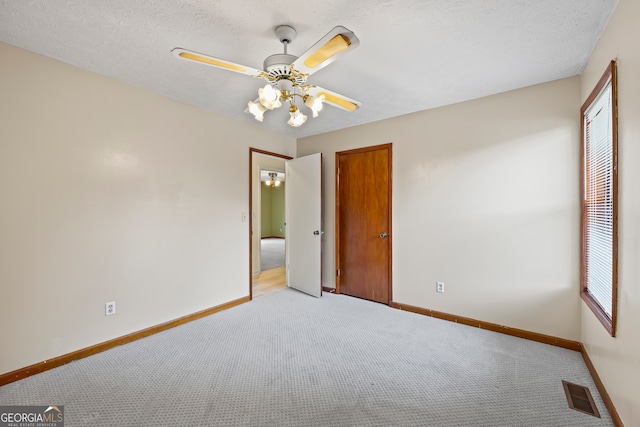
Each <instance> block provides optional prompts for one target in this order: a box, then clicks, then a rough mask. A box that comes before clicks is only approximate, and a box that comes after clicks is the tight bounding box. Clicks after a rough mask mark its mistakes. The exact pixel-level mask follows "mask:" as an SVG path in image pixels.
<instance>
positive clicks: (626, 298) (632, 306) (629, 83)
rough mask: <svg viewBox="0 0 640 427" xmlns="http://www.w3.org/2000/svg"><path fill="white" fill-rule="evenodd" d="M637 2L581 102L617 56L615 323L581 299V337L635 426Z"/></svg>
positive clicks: (639, 278) (638, 345) (591, 66)
mask: <svg viewBox="0 0 640 427" xmlns="http://www.w3.org/2000/svg"><path fill="white" fill-rule="evenodd" d="M639 22H640V2H638V1H637V0H620V2H619V3H618V6H617V8H616V11H615V12H614V14H613V16H612V17H611V19H610V21H609V24H608V25H607V28H606V30H605V32H604V34H603V35H602V37H601V39H600V42H599V43H598V45H597V47H596V48H595V50H594V52H593V54H592V56H591V59H590V60H589V63H588V65H587V67H586V68H585V70H584V73H583V76H582V77H583V78H582V100H583V101H584V100H585V99H586V98H587V96H588V95H589V93H590V92H591V90H592V89H593V87H594V86H595V85H596V82H597V81H598V79H599V78H600V76H601V75H602V73H603V72H604V70H605V68H606V67H607V64H608V63H609V61H611V60H612V59H616V58H617V60H618V117H619V121H618V132H619V133H618V138H619V140H618V165H619V168H618V179H619V183H618V201H619V205H618V206H619V211H618V220H619V223H618V239H619V240H618V250H619V252H618V262H619V263H618V280H619V282H618V328H617V333H616V337H615V338H611V337H610V336H609V335H608V333H607V332H606V331H605V329H604V328H603V327H602V325H601V324H600V322H598V321H597V320H596V318H595V316H594V315H593V313H592V312H591V310H589V308H588V307H587V306H586V305H584V304H582V342H583V343H584V345H585V347H586V349H587V352H588V353H589V355H590V357H591V359H592V361H593V363H594V365H595V367H596V369H597V371H598V374H599V375H600V377H601V379H602V381H603V382H604V384H605V386H606V388H607V390H608V392H609V394H610V395H611V398H612V399H613V403H614V404H615V406H616V408H617V410H618V413H619V414H620V416H621V418H622V421H623V422H624V423H625V425H626V426H640V394H639V393H638V391H637V387H638V384H640V263H639V260H640V196H639V194H640V193H639V192H638V191H639V189H640V80H639V78H640V48H638V40H640V26H638V23H639Z"/></svg>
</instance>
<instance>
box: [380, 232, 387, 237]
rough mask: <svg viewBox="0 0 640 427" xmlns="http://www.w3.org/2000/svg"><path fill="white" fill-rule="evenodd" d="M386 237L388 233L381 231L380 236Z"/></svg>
mask: <svg viewBox="0 0 640 427" xmlns="http://www.w3.org/2000/svg"><path fill="white" fill-rule="evenodd" d="M385 237H387V233H385V232H384V231H383V232H382V233H380V238H381V239H384V238H385Z"/></svg>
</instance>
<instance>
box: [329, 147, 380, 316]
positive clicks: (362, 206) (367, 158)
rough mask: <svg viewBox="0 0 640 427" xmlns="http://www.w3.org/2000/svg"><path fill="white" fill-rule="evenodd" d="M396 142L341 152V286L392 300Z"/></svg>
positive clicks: (338, 210)
mask: <svg viewBox="0 0 640 427" xmlns="http://www.w3.org/2000/svg"><path fill="white" fill-rule="evenodd" d="M391 148H392V145H391V144H385V145H379V146H375V147H367V148H361V149H357V150H350V151H342V152H338V153H336V205H337V206H336V263H337V266H336V267H337V272H336V273H337V277H336V290H337V292H339V293H342V294H347V295H352V296H356V297H359V298H365V299H368V300H371V301H376V302H381V303H384V304H389V303H390V301H391V236H392V234H391Z"/></svg>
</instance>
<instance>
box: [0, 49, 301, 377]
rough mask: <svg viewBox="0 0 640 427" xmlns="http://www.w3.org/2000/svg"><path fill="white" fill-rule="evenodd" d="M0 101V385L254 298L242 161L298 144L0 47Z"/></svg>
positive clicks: (291, 149) (287, 150) (288, 151)
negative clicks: (47, 363)
mask: <svg viewBox="0 0 640 427" xmlns="http://www.w3.org/2000/svg"><path fill="white" fill-rule="evenodd" d="M0 93H1V94H2V96H1V97H0V117H2V125H1V126H0V200H1V204H2V205H1V206H2V207H1V209H0V236H1V238H0V292H1V294H0V300H1V301H2V309H1V310H0V325H1V326H0V342H1V343H2V352H1V353H2V355H1V356H0V373H5V372H9V371H12V370H15V369H18V368H21V367H25V366H28V365H30V364H33V363H37V362H40V361H43V360H46V359H49V358H51V357H55V356H59V355H62V354H65V353H68V352H71V351H74V350H77V349H81V348H84V347H87V346H91V345H93V344H96V343H100V342H103V341H106V340H109V339H112V338H115V337H119V336H122V335H125V334H127V333H130V332H134V331H137V330H140V329H143V328H146V327H149V326H152V325H157V324H159V323H162V322H165V321H168V320H172V319H175V318H178V317H180V316H184V315H187V314H190V313H194V312H197V311H199V310H203V309H206V308H209V307H213V306H216V305H219V304H222V303H225V302H228V301H231V300H235V299H238V298H241V297H244V296H248V295H249V277H250V275H249V273H250V272H249V235H248V233H249V223H248V222H242V212H243V211H244V212H248V211H249V191H248V190H249V182H248V179H249V170H248V167H249V161H248V160H249V157H248V154H249V147H250V146H252V147H256V148H260V149H264V150H269V151H275V152H278V153H283V154H288V155H292V154H293V153H294V151H295V140H294V139H293V138H290V137H285V136H282V135H279V134H275V133H272V132H267V131H264V130H262V129H261V128H260V127H259V126H254V125H247V124H245V123H240V122H234V121H233V120H230V119H229V118H226V117H222V116H219V115H216V114H213V113H211V112H208V111H205V110H203V109H199V108H196V107H192V106H188V105H186V104H183V103H180V102H177V101H174V100H171V99H167V98H164V97H161V96H159V95H156V94H153V93H150V92H147V91H145V90H142V89H139V88H136V87H132V86H129V85H126V84H123V83H119V82H116V81H114V80H111V79H108V78H105V77H103V76H100V75H97V74H94V73H91V72H88V71H84V70H80V69H78V68H75V67H72V66H70V65H66V64H63V63H61V62H58V61H55V60H52V59H49V58H46V57H43V56H40V55H36V54H33V53H30V52H27V51H24V50H21V49H18V48H15V47H12V46H9V45H6V44H0ZM112 300H115V301H116V304H117V314H116V315H115V316H110V317H105V315H104V303H105V302H107V301H112Z"/></svg>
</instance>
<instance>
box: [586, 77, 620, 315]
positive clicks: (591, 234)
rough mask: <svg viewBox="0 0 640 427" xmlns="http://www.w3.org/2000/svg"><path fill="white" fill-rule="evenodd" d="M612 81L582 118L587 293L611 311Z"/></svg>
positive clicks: (612, 229) (607, 312) (612, 217)
mask: <svg viewBox="0 0 640 427" xmlns="http://www.w3.org/2000/svg"><path fill="white" fill-rule="evenodd" d="M612 126H613V123H612V96H611V81H609V83H607V85H606V86H605V87H604V88H603V90H602V91H601V92H600V94H599V95H598V97H597V98H596V100H595V101H594V102H593V104H592V105H591V107H590V108H589V109H588V110H587V111H586V112H585V115H584V127H585V128H584V135H585V158H584V162H585V165H584V173H585V176H584V186H585V188H584V193H583V194H584V200H583V203H584V206H583V209H584V210H583V212H584V215H585V229H584V234H585V235H584V236H583V237H584V256H585V275H586V288H587V292H588V293H589V294H590V295H591V296H592V297H593V299H594V300H595V301H596V303H597V304H598V305H599V306H600V307H601V308H602V310H603V311H604V313H606V315H607V316H608V317H609V318H610V319H611V317H612V310H613V257H614V253H613V245H614V235H613V233H614V228H613V220H614V216H613V168H614V152H613V142H612V138H613V133H612Z"/></svg>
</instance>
